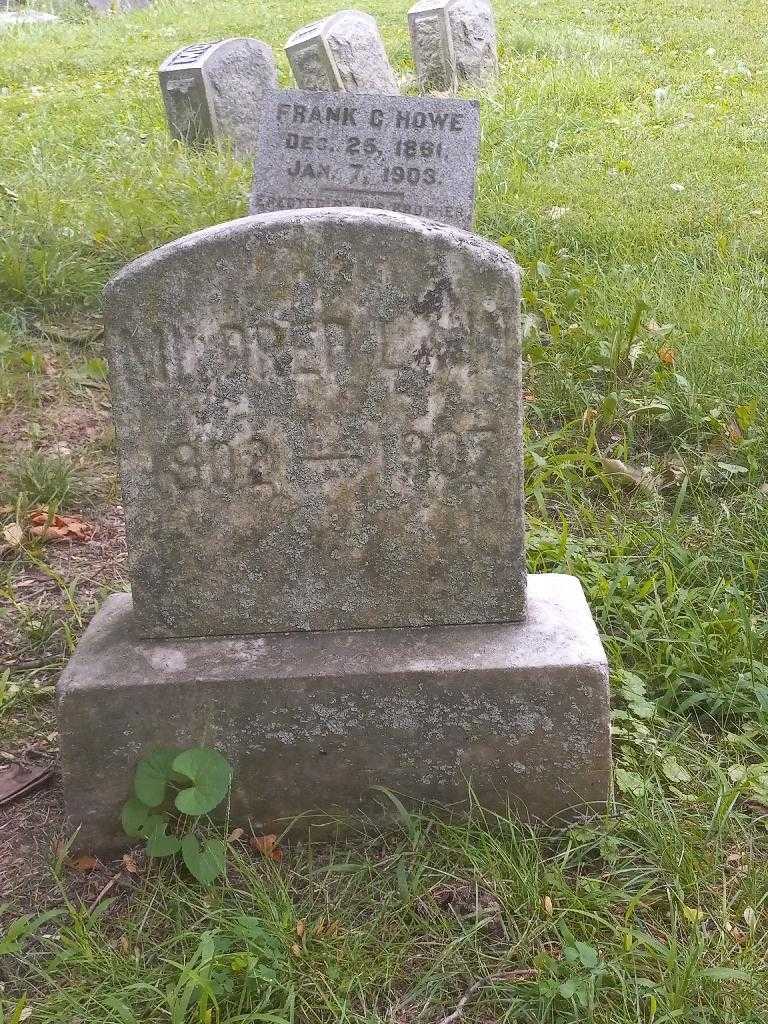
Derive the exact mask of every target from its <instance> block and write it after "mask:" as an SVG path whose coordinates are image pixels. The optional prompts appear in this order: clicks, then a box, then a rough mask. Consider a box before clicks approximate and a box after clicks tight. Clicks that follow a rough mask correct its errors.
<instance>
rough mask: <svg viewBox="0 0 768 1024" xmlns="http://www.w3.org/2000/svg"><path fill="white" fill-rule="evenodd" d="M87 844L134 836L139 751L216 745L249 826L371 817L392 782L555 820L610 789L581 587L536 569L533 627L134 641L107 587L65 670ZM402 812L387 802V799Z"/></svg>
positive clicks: (597, 668)
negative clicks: (126, 811)
mask: <svg viewBox="0 0 768 1024" xmlns="http://www.w3.org/2000/svg"><path fill="white" fill-rule="evenodd" d="M59 728H60V735H61V744H62V757H63V775H64V795H65V802H66V811H67V817H68V823H69V825H70V827H72V828H76V827H78V826H80V827H81V831H80V834H79V836H78V839H77V843H76V845H77V846H78V847H79V848H88V849H92V850H97V851H100V852H107V851H113V850H117V849H119V848H120V847H121V846H126V845H127V841H126V839H125V837H124V836H123V835H122V832H121V829H120V809H121V805H122V803H123V801H124V800H126V799H127V797H128V796H129V794H130V789H131V781H132V777H133V771H134V768H135V766H136V763H137V761H138V760H139V758H140V757H141V756H142V755H143V754H144V753H145V752H147V751H148V750H150V749H152V748H153V747H157V746H170V747H179V748H185V747H189V746H194V745H205V746H213V747H216V748H218V749H219V750H221V751H222V752H224V753H225V754H226V755H227V756H228V757H229V758H230V760H231V762H232V764H233V767H234V786H233V791H232V804H231V821H232V823H233V824H234V823H243V824H246V821H247V820H249V821H250V822H251V823H252V825H253V828H254V829H255V830H256V832H257V833H258V832H273V831H280V830H281V829H282V828H284V827H285V826H286V825H287V824H288V823H289V822H290V820H291V819H292V818H294V817H295V816H297V815H305V817H303V818H302V819H300V821H299V822H298V823H297V826H295V827H298V828H300V829H302V830H305V829H306V826H307V824H308V823H310V822H312V823H318V822H322V821H323V820H326V821H327V820H328V818H327V817H326V818H325V819H323V817H322V816H320V817H317V816H315V815H314V812H325V813H326V815H328V814H331V813H333V814H341V815H342V816H344V815H347V816H348V815H350V814H351V815H365V816H367V818H368V820H371V819H372V820H373V821H375V822H376V823H378V824H381V825H384V826H386V824H387V823H388V821H387V814H388V813H389V812H388V811H387V805H388V804H389V802H388V801H387V800H386V799H382V798H381V794H380V793H378V800H377V799H376V793H375V792H374V793H372V792H371V787H373V786H377V785H378V786H385V787H387V788H389V789H390V790H392V791H393V792H396V793H398V794H400V795H401V796H404V797H406V798H409V799H411V800H415V801H417V802H419V803H424V802H426V803H431V802H435V803H437V804H439V805H441V806H443V807H445V806H457V805H461V804H463V803H464V802H465V801H466V799H467V795H468V787H469V785H470V784H471V786H472V789H473V791H474V793H475V796H476V798H477V800H478V801H479V803H480V804H481V805H482V806H484V807H487V808H490V809H497V810H502V811H503V810H505V809H506V808H507V807H508V804H510V803H511V804H512V805H513V806H515V807H516V808H517V809H518V810H519V811H521V812H522V813H524V814H525V813H527V814H528V815H529V816H531V817H534V818H542V819H549V818H551V817H553V816H556V815H559V814H563V812H569V811H571V812H572V811H573V810H574V809H576V808H583V807H584V805H590V806H595V805H597V806H599V805H601V804H604V803H605V801H606V800H607V798H608V795H609V788H610V777H611V754H610V734H609V698H608V669H607V665H606V660H605V654H604V651H603V648H602V645H601V643H600V639H599V637H598V634H597V631H596V629H595V626H594V623H593V621H592V617H591V615H590V612H589V608H588V606H587V603H586V601H585V599H584V595H583V592H582V590H581V586H580V584H579V583H578V581H577V580H576V579H575V578H573V577H571V576H562V575H541V576H531V577H529V585H528V612H527V617H526V620H525V621H524V622H518V623H510V624H501V625H500V624H495V625H477V626H448V627H431V628H426V629H383V630H363V631H348V632H330V633H304V634H297V633H293V634H274V633H273V634H264V635H261V636H239V637H217V638H204V639H190V640H168V641H161V640H140V639H138V638H137V637H136V636H135V634H134V631H133V628H132V613H131V598H130V596H129V595H128V594H119V595H114V596H112V597H110V598H109V599H108V600H107V601H106V602H105V604H104V606H103V607H102V609H101V611H100V612H99V613H98V615H97V616H96V617H95V619H94V620H93V622H92V623H91V625H90V627H89V628H88V630H87V632H86V634H85V636H84V637H83V639H82V640H81V642H80V644H79V646H78V648H77V651H76V653H75V655H74V657H73V658H72V660H71V662H70V663H69V666H68V667H67V669H66V670H65V672H64V673H63V675H62V677H61V680H60V682H59ZM389 811H391V807H390V808H389Z"/></svg>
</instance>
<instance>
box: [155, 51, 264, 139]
mask: <svg viewBox="0 0 768 1024" xmlns="http://www.w3.org/2000/svg"><path fill="white" fill-rule="evenodd" d="M276 86H277V69H276V67H275V58H274V54H273V53H272V50H271V48H270V47H269V46H267V44H266V43H262V42H261V41H260V40H258V39H223V40H221V41H220V42H214V43H195V44H193V45H191V46H185V47H183V48H182V49H181V50H177V51H176V53H173V54H171V56H170V57H168V58H167V59H166V60H165V61H164V62H163V63H162V64H161V66H160V88H161V90H162V93H163V102H164V103H165V109H166V114H167V117H168V126H169V129H170V132H171V135H172V136H173V138H174V139H179V140H180V141H182V142H187V143H189V144H190V145H196V146H197V145H202V144H204V143H206V142H209V141H211V140H216V139H221V138H228V139H230V140H231V141H232V143H233V145H234V151H235V153H236V155H238V156H247V155H249V154H252V153H253V152H254V151H255V149H256V143H257V132H258V123H259V118H260V115H261V104H262V102H263V100H264V97H265V95H267V94H269V93H270V92H271V91H272V90H273V89H275V88H276Z"/></svg>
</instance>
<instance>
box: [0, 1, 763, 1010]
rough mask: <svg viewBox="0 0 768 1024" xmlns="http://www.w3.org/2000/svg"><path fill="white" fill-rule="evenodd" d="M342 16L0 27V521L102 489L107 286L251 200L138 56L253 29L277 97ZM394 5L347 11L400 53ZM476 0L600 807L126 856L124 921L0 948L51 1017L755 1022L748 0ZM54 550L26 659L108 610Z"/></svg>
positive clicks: (18, 601)
mask: <svg viewBox="0 0 768 1024" xmlns="http://www.w3.org/2000/svg"><path fill="white" fill-rule="evenodd" d="M336 6H337V5H336V4H334V3H333V2H331V0H328V2H325V0H323V2H311V3H310V2H309V0H301V2H296V3H289V2H287V0H273V2H270V3H264V4H259V5H254V4H250V3H247V2H246V0H231V2H230V0H227V2H224V0H213V2H211V3H208V4H205V5H200V4H195V3H192V2H178V3H176V2H170V3H166V2H163V0H156V2H155V4H154V5H153V6H152V7H151V8H149V9H147V10H146V11H144V12H141V13H137V14H134V15H131V16H130V17H124V18H107V19H96V18H92V17H90V16H89V15H87V14H85V13H83V11H82V10H80V9H79V7H75V6H72V7H66V9H65V13H66V18H67V20H66V21H65V22H64V23H63V24H61V25H59V26H57V27H54V28H30V29H24V30H19V31H14V32H11V33H5V34H4V35H3V36H2V37H0V38H2V44H1V45H2V52H1V54H0V127H2V129H3V140H4V141H3V147H2V152H0V223H2V230H1V231H0V408H2V410H3V416H4V418H3V422H2V427H1V428H0V448H1V449H2V451H1V452H0V457H2V459H3V461H4V462H5V463H6V464H7V466H8V467H9V472H8V473H7V474H5V479H4V480H3V481H2V505H3V510H4V511H3V519H2V521H1V522H0V528H2V527H5V526H7V525H12V523H13V522H14V521H15V517H16V516H17V515H18V509H19V508H20V507H25V503H27V504H28V503H30V502H35V501H39V502H40V503H41V504H42V503H56V502H57V501H62V502H64V501H65V502H66V503H67V504H68V506H69V507H70V510H72V511H75V512H77V510H78V508H80V509H81V510H82V509H83V504H82V503H83V502H84V500H85V496H86V495H88V496H89V497H88V500H89V502H90V503H91V507H89V509H88V510H87V511H88V513H89V515H95V514H97V512H98V509H97V508H96V509H94V507H93V503H94V502H99V501H100V502H101V506H100V507H101V509H102V511H103V512H104V514H107V512H109V513H110V514H113V507H114V503H115V501H116V499H117V494H116V489H115V484H114V469H113V463H112V455H111V438H110V436H109V430H108V424H107V412H108V408H107V392H106V390H105V383H104V363H103V357H102V353H101V348H100V339H99V326H98V309H99V302H100V299H99V296H100V292H101V288H102V286H103V284H104V282H105V280H106V279H107V278H108V276H109V275H110V274H111V273H112V272H113V271H115V270H116V269H118V268H119V267H120V266H122V265H123V264H124V263H125V262H126V261H128V260H129V259H131V258H133V257H134V256H136V255H138V254H140V253H141V252H144V251H147V250H148V249H151V248H152V247H154V246H156V245H159V244H161V243H162V242H165V241H167V240H169V239H172V238H175V237H178V236H179V235H181V234H184V233H185V232H187V231H191V230H194V229H196V228H199V227H203V226H205V225H208V224H211V223H214V222H217V221H220V220H225V219H228V218H230V217H236V216H240V215H242V214H243V213H244V212H245V210H246V196H247V191H248V187H249V178H250V171H249V168H248V167H247V166H246V165H244V164H239V163H238V162H236V161H235V160H233V159H232V158H231V157H230V156H228V155H227V154H226V153H224V154H219V153H216V152H214V151H206V152H202V153H193V152H190V151H188V150H186V149H184V148H183V147H180V146H178V145H177V144H175V143H173V142H171V141H170V140H169V139H168V137H167V132H166V129H165V125H164V117H163V112H162V104H161V100H160V94H159V90H158V87H157V82H156V72H157V66H158V64H159V63H160V61H161V60H162V59H163V58H164V57H165V56H167V54H168V53H170V52H171V51H172V50H174V49H176V48H178V47H179V46H181V45H183V44H186V43H190V42H196V41H199V40H201V39H214V38H217V37H223V36H227V35H238V34H243V35H255V36H258V37H260V38H263V39H265V40H266V41H268V42H269V43H271V44H273V45H274V46H275V47H276V50H277V52H278V57H279V62H280V75H281V81H282V82H283V84H287V83H288V71H287V65H286V62H285V60H284V58H283V57H282V55H281V53H280V50H279V47H280V44H281V43H282V42H283V41H284V39H285V38H286V37H287V36H288V34H289V33H290V32H291V31H292V30H294V29H295V28H296V27H297V26H298V25H300V24H303V23H305V22H307V21H309V20H311V19H313V18H316V17H319V16H321V15H323V14H325V13H329V12H330V11H332V10H333V9H334V8H335V7H336ZM407 6H408V3H407V0H395V2H393V0H375V2H371V3H368V4H367V5H366V9H368V10H370V12H371V13H373V14H375V15H376V16H377V18H378V19H379V22H380V25H381V28H382V32H383V35H384V38H385V42H386V44H387V48H388V52H389V54H390V57H391V59H392V60H393V63H394V64H395V66H396V69H397V70H398V72H399V73H406V72H407V71H408V70H409V64H408V45H407V30H406V25H405V18H404V13H405V10H406V8H407ZM496 9H497V16H498V24H499V32H500V39H501V54H502V73H501V76H500V79H499V82H498V85H496V86H494V87H492V88H489V89H488V90H487V91H485V92H484V94H483V95H482V96H480V97H479V99H480V102H481V108H482V113H481V119H482V125H483V139H482V158H481V165H480V175H479V188H478V218H477V229H478V231H479V232H480V233H481V234H483V235H485V236H487V237H489V238H492V239H494V240H496V241H499V242H501V244H503V245H504V246H506V247H507V248H508V249H509V250H510V251H511V252H513V253H514V255H515V256H516V258H517V259H518V261H519V262H520V264H521V265H522V267H523V269H524V271H525V278H524V292H525V315H524V334H525V359H526V376H525V395H526V407H527V413H528V415H527V427H526V478H527V495H528V523H529V537H528V551H529V563H530V568H531V571H534V572H542V571H553V570H556V571H566V572H572V573H574V574H575V575H577V576H578V577H579V578H580V579H581V580H582V582H583V584H584V586H585V589H586V591H587V595H588V597H589V601H590V604H591V607H592V609H593V611H594V614H595V617H596V620H597V622H598V625H599V627H600V629H601V632H602V635H603V638H604V641H605V643H606V647H607V649H608V652H609V655H610V659H611V663H612V669H613V681H614V704H615V723H614V725H615V741H616V757H617V775H616V781H617V795H618V797H619V800H620V803H619V806H618V810H617V812H616V813H615V815H612V816H610V817H608V818H606V819H605V820H603V821H596V822H588V823H584V824H583V825H581V826H579V827H578V828H576V829H572V830H570V831H568V832H565V833H562V834H552V833H547V832H545V831H543V830H540V831H537V832H532V831H530V830H528V829H526V828H524V827H522V826H519V825H515V824H513V823H512V822H509V821H500V822H498V821H496V822H488V821H484V820H483V819H482V816H481V815H479V813H478V814H476V815H475V816H474V817H473V819H472V821H471V822H469V823H465V824H463V825H459V824H454V825H446V824H441V823H439V822H437V821H434V820H432V819H431V818H429V817H414V818H409V819H408V820H407V821H405V822H403V823H402V831H401V833H400V834H399V835H398V836H396V837H394V838H389V839H383V840H376V841H368V842H366V841H363V840H361V841H360V843H358V844H357V845H356V846H353V847H347V846H341V845H340V846H338V847H337V848H336V850H335V852H333V853H332V854H329V853H328V852H327V851H326V850H322V849H320V848H319V847H318V848H314V849H309V850H294V849H291V850H289V851H287V855H286V858H285V860H284V861H283V862H282V863H281V864H279V865H277V864H275V865H273V864H270V863H267V862H263V863H262V862H255V863H254V862H253V861H252V860H251V859H250V855H244V854H242V852H241V853H240V854H236V853H233V869H232V871H231V874H230V880H229V883H228V884H227V885H226V886H223V887H221V888H220V889H216V890H214V892H213V893H212V894H210V893H209V894H202V893H201V892H200V891H199V890H198V889H196V888H194V887H192V886H190V885H187V884H186V883H185V881H184V880H183V879H178V878H175V877H173V876H172V875H170V874H167V873H166V874H159V875H154V874H152V875H151V877H150V878H149V879H148V880H144V881H142V883H141V885H140V886H139V887H138V888H137V889H136V890H135V891H134V892H133V895H132V896H131V900H130V903H129V906H128V907H127V908H126V907H125V905H124V903H123V902H120V903H119V904H115V905H112V904H110V902H109V900H107V901H105V902H104V903H102V904H101V905H100V906H99V907H98V908H97V909H96V910H95V911H94V912H93V913H91V912H89V911H87V910H86V909H83V908H82V907H77V906H71V907H69V908H68V909H66V912H65V916H63V917H62V918H58V919H56V920H55V921H51V922H48V923H44V924H41V925H40V929H39V931H38V933H37V937H30V938H28V939H27V940H25V941H24V942H23V944H22V946H21V952H20V953H19V952H18V951H17V952H13V951H11V952H10V953H6V954H4V955H2V956H0V970H5V971H6V973H7V986H6V991H5V993H0V1021H3V1016H2V1015H3V1014H4V1015H5V1021H8V1020H14V1016H13V1015H14V1012H15V1013H16V1019H18V1015H19V1014H21V1013H22V1012H23V1006H22V1004H21V1003H18V1002H17V1000H18V999H20V998H22V992H26V996H25V997H23V998H28V999H29V1002H30V1006H31V1007H32V1011H33V1016H32V1017H31V1018H30V1019H33V1020H41V1021H57V1022H58V1021H69V1020H88V1021H92V1022H94V1024H132V1022H134V1021H135V1022H141V1024H144V1022H146V1021H155V1020H157V1021H166V1020H170V1021H173V1022H185V1021H196V1022H199V1024H206V1022H215V1021H220V1022H222V1024H233V1022H235V1021H245V1020H249V1021H250V1020H258V1019H261V1020H271V1021H273V1022H279V1021H283V1020H304V1019H308V1020H317V1021H325V1020H340V1021H341V1020H344V1021H350V1022H358V1021H360V1022H362V1021H374V1020H382V1019H384V1020H387V1021H391V1022H393V1024H406V1022H410V1021H426V1022H430V1024H431V1022H435V1021H438V1020H440V1019H441V1017H443V1016H444V1015H446V1014H448V1013H450V1012H451V1011H452V1010H453V1009H454V1008H455V1007H456V1006H457V1005H458V1002H459V999H460V997H461V996H462V993H464V992H465V991H466V990H467V989H469V988H470V986H471V985H472V984H473V983H475V982H477V983H479V982H481V981H482V980H483V979H487V980H488V979H489V980H488V981H487V984H483V985H482V986H481V987H480V988H478V990H477V991H476V992H475V994H474V995H473V996H472V998H471V1000H470V1001H469V1002H468V1004H467V1007H466V1010H465V1012H464V1017H465V1019H466V1020H477V1021H485V1020H504V1021H515V1022H517V1021H525V1022H528V1021H530V1022H533V1021H536V1022H540V1021H543V1022H551V1024H569V1022H576V1021H596V1022H599V1024H603V1022H605V1024H608V1022H609V1021H610V1022H611V1024H614V1022H615V1024H629V1022H633V1024H634V1022H638V1024H639V1022H653V1024H661V1022H665V1024H667V1022H672V1021H690V1022H696V1024H701V1022H707V1024H709V1022H713V1024H731V1022H737V1021H738V1022H743V1024H758V1022H762V1021H764V1020H765V1019H766V1016H768V1013H767V1010H768V1008H767V1007H766V1005H765V1004H766V997H765V994H764V993H765V991H766V987H767V985H766V983H767V982H768V977H767V974H768V972H766V968H765V952H766V935H768V930H767V928H766V925H767V924H768V918H766V897H768V878H767V877H766V870H765V864H766V829H765V820H766V819H765V815H766V813H767V812H768V744H767V743H766V711H767V710H768V652H767V651H766V634H767V632H768V618H767V617H766V595H767V594H768V578H767V575H766V555H767V553H768V526H767V525H766V523H767V522H768V519H767V517H766V511H768V486H767V485H766V480H767V479H768V478H767V476H766V458H767V457H766V451H767V450H768V449H767V447H766V429H765V422H766V420H765V401H766V399H765V395H766V392H767V391H768V346H767V345H766V334H765V326H764V325H765V323H766V322H767V320H768V298H767V297H766V294H767V293H766V288H765V261H766V243H765V223H766V219H767V218H768V181H767V178H768V172H767V171H766V162H765V145H766V141H768V129H767V128H766V126H767V125H768V121H767V120H766V114H765V111H766V109H768V83H767V81H766V67H768V42H766V40H768V32H767V31H766V29H767V28H768V15H766V13H765V10H764V6H763V5H761V4H759V3H757V2H756V0H736V2H734V3H731V4H729V5H727V6H726V5H722V4H715V3H714V2H712V0H686V2H685V3H682V2H680V0H658V2H656V3H654V4H651V3H650V2H649V0H628V2H621V3H619V2H618V0H601V2H600V3H599V4H592V5H585V4H584V3H583V2H577V0H526V2H522V3H514V4H513V3H511V2H509V0H496ZM56 460H64V463H66V465H67V466H71V467H72V472H73V473H74V474H75V476H76V479H77V487H76V488H75V489H74V490H70V493H69V494H68V495H67V497H66V499H65V498H64V497H63V496H61V492H62V491H63V490H64V489H65V487H64V485H65V484H66V483H68V481H69V480H70V477H69V476H68V475H67V473H66V472H65V471H64V468H63V466H64V463H61V462H57V461H56ZM57 466H59V468H60V469H61V472H59V470H58V469H56V468H55V467H57ZM25 495H26V497H25ZM94 496H98V497H97V498H96V497H94ZM44 499H45V500H44ZM20 503H21V504H20ZM79 551H80V549H77V548H74V549H73V551H72V552H71V553H69V552H68V550H67V551H65V550H63V549H57V550H56V551H53V550H52V549H50V548H47V547H46V546H44V545H40V544H28V545H23V546H21V547H15V548H13V550H12V551H11V552H8V551H6V552H5V553H4V556H3V560H2V561H0V587H2V588H3V591H2V593H3V596H4V597H6V596H7V597H8V599H9V600H8V606H9V607H11V608H12V609H13V623H14V625H13V630H12V631H10V633H9V634H8V636H9V639H8V642H7V645H6V647H7V649H8V650H10V651H11V652H16V654H18V655H20V658H21V660H22V662H23V663H24V664H29V663H31V662H33V661H34V660H35V659H36V658H37V659H38V661H40V662H45V661H46V659H48V660H51V659H53V661H55V662H56V663H59V662H60V660H61V658H62V656H63V655H64V654H65V653H66V651H67V650H68V649H69V648H70V647H71V644H72V639H73V637H74V636H75V635H76V634H77V633H78V632H79V630H80V629H81V628H82V623H83V622H84V621H86V620H87V617H88V615H89V613H90V612H91V611H92V609H93V607H94V605H95V602H96V600H97V599H98V596H99V594H98V587H97V588H94V586H93V585H92V583H91V580H92V577H93V573H92V568H93V567H92V566H91V565H89V566H84V564H83V561H82V559H81V561H78V552H79ZM83 557H84V556H83ZM100 557H102V558H103V557H106V556H105V555H104V554H103V553H101V554H100ZM30 573H33V574H36V575H37V577H39V578H42V577H44V579H45V581H46V586H47V590H46V591H45V593H44V594H41V595H37V596H36V597H35V599H34V600H33V598H32V597H31V596H30V595H31V593H32V591H31V589H29V588H27V586H26V584H27V583H28V582H29V574H30ZM21 584H24V585H21ZM110 585H111V584H109V583H104V584H103V585H102V590H103V589H106V588H108V586H110ZM114 585H119V582H117V583H115V584H114ZM6 621H8V620H6ZM45 671H46V670H45V669H40V670H39V669H35V670H32V671H31V672H27V671H21V670H18V671H13V672H11V673H7V674H5V675H2V674H0V735H2V736H3V743H0V747H2V748H5V747H8V746H11V747H12V746H13V744H14V743H16V742H19V743H20V742H21V739H20V737H22V736H25V735H27V734H28V733H29V732H30V730H35V729H38V721H39V716H40V715H41V707H43V706H44V702H45V700H46V699H47V695H46V686H45V684H46V683H47V682H50V681H51V679H52V677H51V676H46V675H45ZM48 728H52V726H49V727H48ZM329 858H330V859H329ZM19 909H21V908H19ZM299 922H304V924H303V925H302V926H301V927H298V926H299ZM321 922H322V924H321ZM302 929H303V930H302ZM22 930H23V929H22ZM300 931H302V934H299V932H300ZM294 947H295V948H294ZM0 949H3V946H2V940H0ZM270 972H271V973H270ZM14 1006H15V1007H16V1010H15V1011H14V1009H13V1007H14Z"/></svg>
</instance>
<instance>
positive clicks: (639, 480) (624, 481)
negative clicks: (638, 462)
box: [600, 456, 656, 494]
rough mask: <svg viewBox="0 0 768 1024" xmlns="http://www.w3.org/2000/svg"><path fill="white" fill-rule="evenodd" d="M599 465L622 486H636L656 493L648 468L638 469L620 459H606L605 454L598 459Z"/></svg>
mask: <svg viewBox="0 0 768 1024" xmlns="http://www.w3.org/2000/svg"><path fill="white" fill-rule="evenodd" d="M600 465H601V466H602V468H603V473H604V474H605V475H606V476H607V477H608V478H609V479H611V480H615V481H616V482H617V483H619V484H621V485H622V487H628V488H637V489H638V490H642V491H646V492H647V493H649V494H655V493H656V486H655V483H654V480H653V474H652V473H651V471H650V470H649V469H640V468H638V467H637V466H630V465H628V464H627V463H626V462H622V461H621V459H608V458H606V457H605V456H603V457H602V458H601V459H600Z"/></svg>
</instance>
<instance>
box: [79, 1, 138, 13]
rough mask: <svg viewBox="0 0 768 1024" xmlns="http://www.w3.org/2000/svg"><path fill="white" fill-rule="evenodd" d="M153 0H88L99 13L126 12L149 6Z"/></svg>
mask: <svg viewBox="0 0 768 1024" xmlns="http://www.w3.org/2000/svg"><path fill="white" fill-rule="evenodd" d="M151 3H152V0H88V4H89V6H91V7H92V8H93V10H94V11H98V13H99V14H126V13H128V12H129V11H140V10H141V9H142V8H144V7H149V6H150V4H151Z"/></svg>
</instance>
